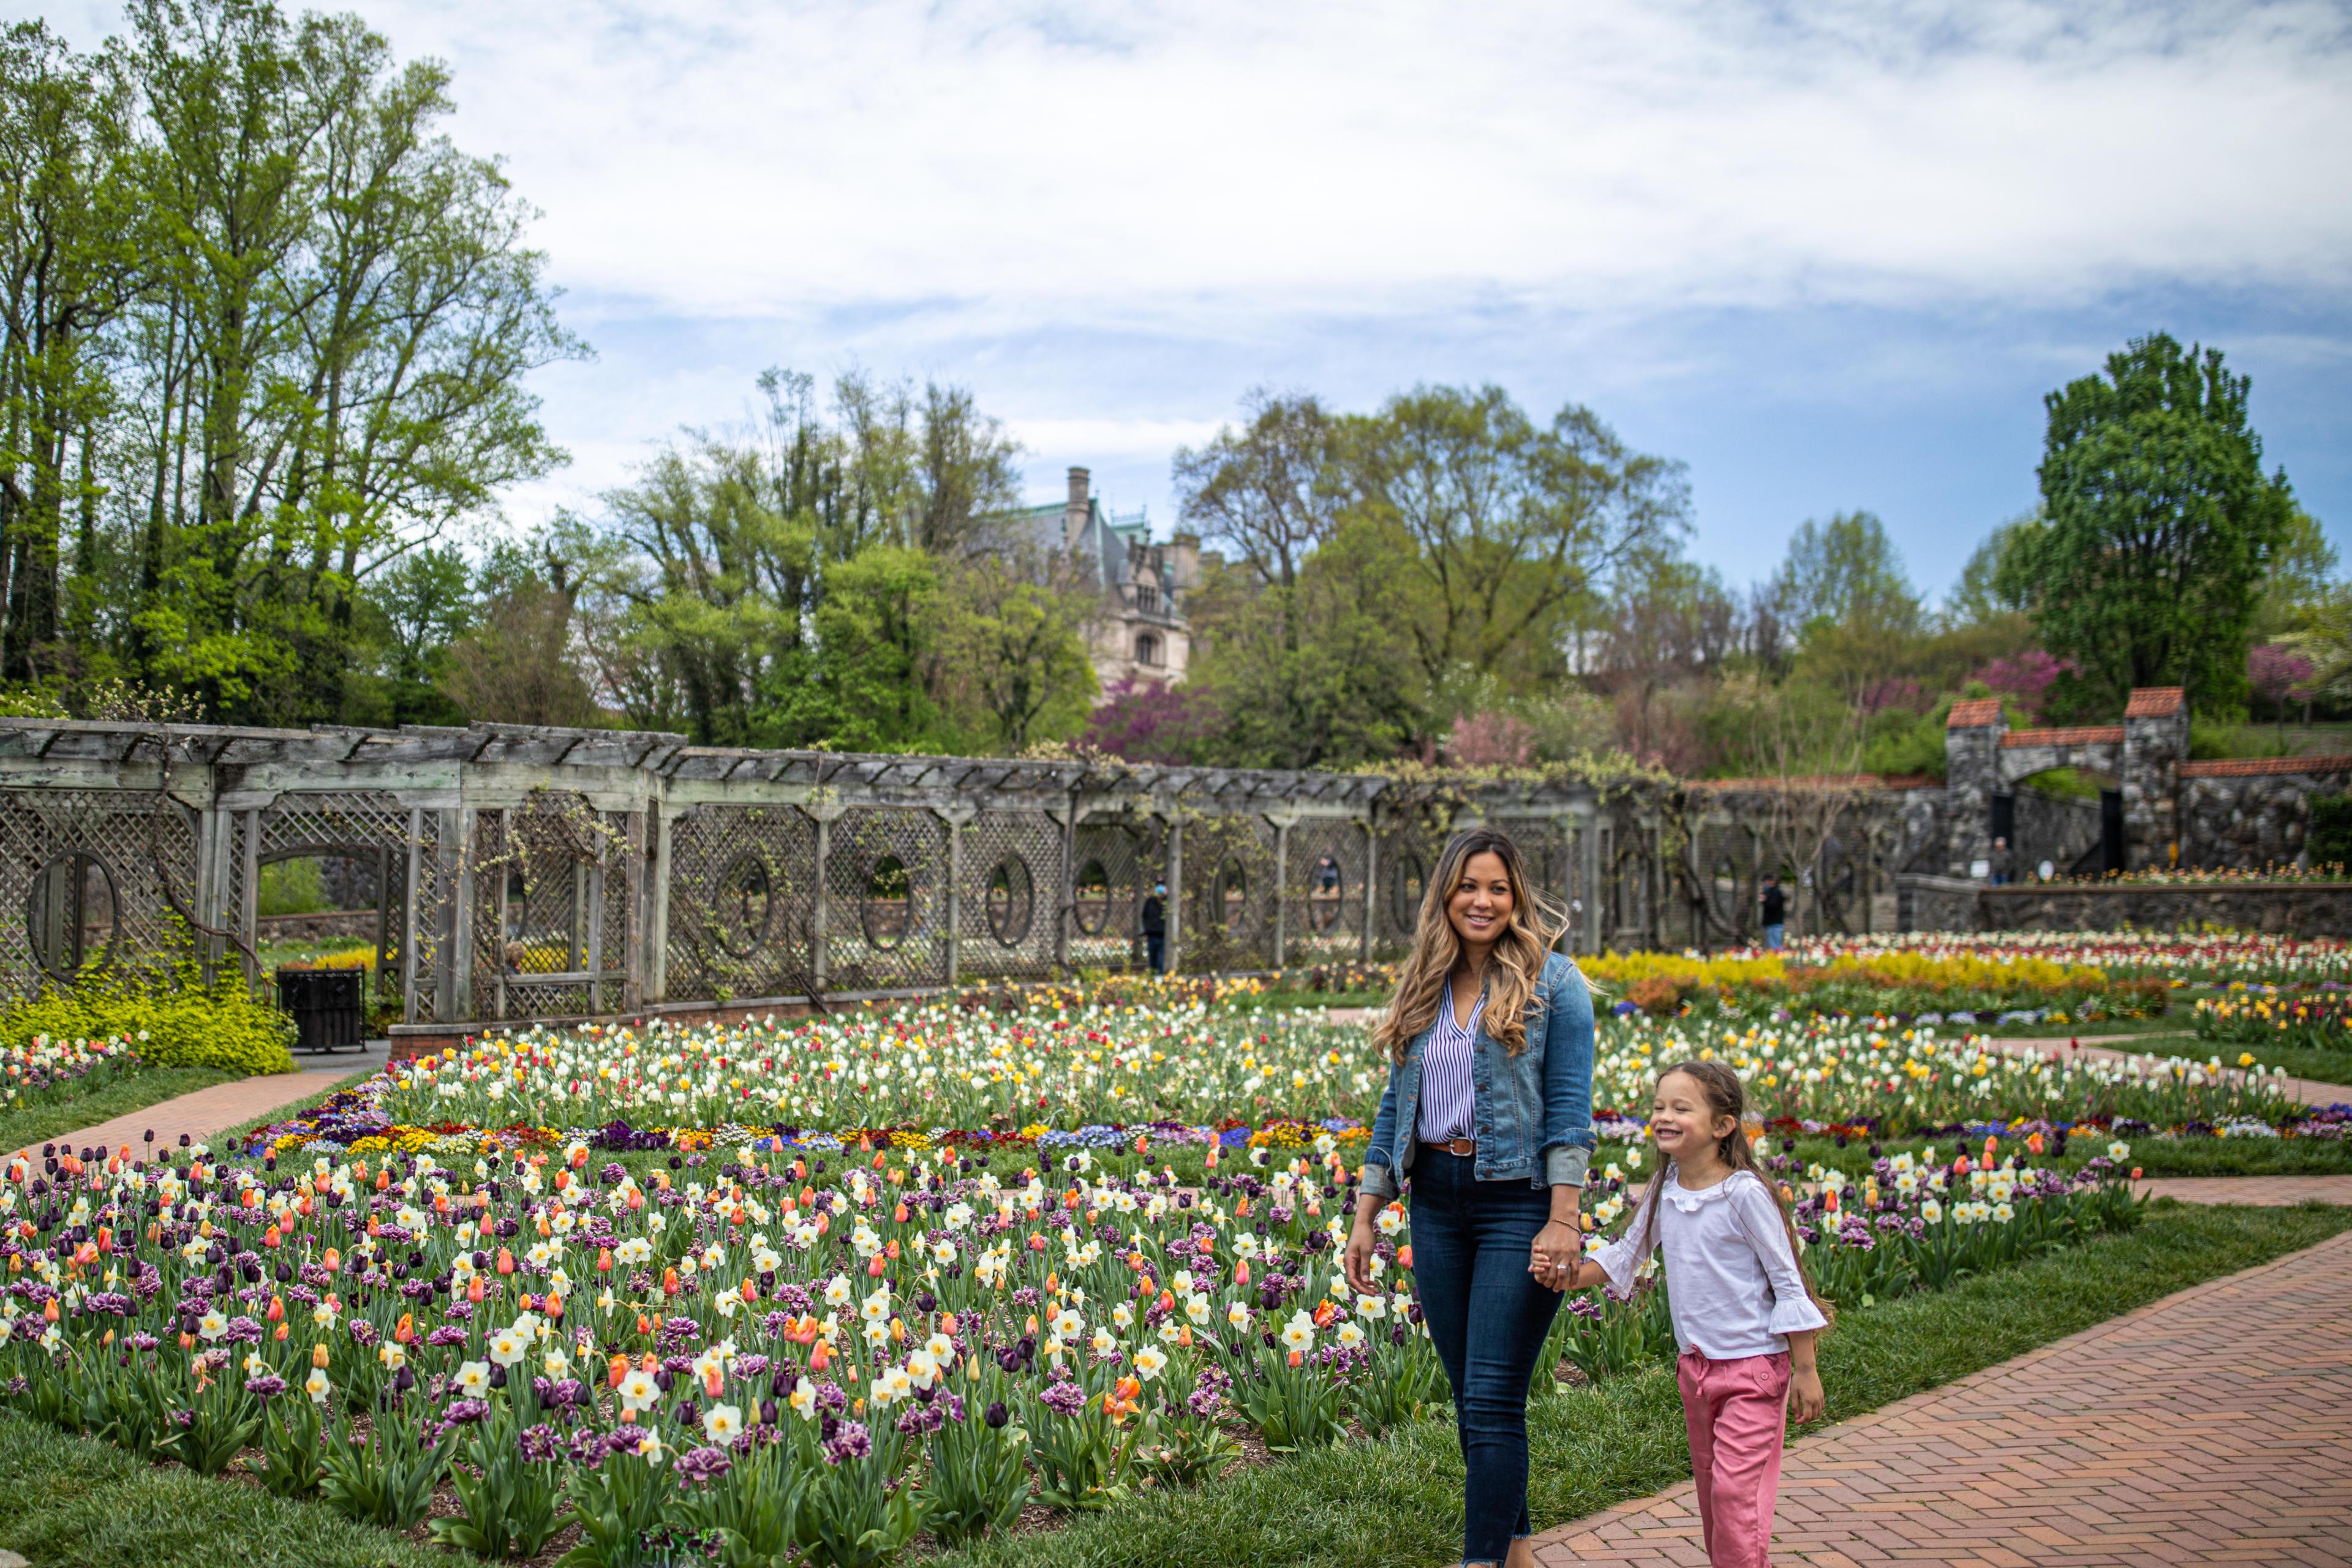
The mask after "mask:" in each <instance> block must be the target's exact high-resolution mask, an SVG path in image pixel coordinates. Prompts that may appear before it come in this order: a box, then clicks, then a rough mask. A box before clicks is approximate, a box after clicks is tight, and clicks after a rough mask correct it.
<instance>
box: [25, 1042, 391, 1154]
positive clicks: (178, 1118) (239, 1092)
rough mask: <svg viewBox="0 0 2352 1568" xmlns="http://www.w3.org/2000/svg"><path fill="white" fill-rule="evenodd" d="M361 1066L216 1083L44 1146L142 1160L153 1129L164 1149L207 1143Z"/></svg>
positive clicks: (348, 1061) (313, 1094) (314, 1094)
mask: <svg viewBox="0 0 2352 1568" xmlns="http://www.w3.org/2000/svg"><path fill="white" fill-rule="evenodd" d="M358 1065H359V1064H358V1063H357V1062H356V1061H354V1060H352V1058H342V1060H341V1064H340V1065H338V1066H336V1067H333V1068H313V1069H311V1070H310V1071H307V1072H295V1073H277V1074H274V1075H272V1076H269V1077H267V1078H242V1079H237V1080H236V1082H235V1083H216V1084H215V1085H213V1086H212V1087H211V1088H210V1089H197V1090H196V1091H195V1092H194V1093H193V1094H184V1095H181V1096H180V1097H179V1098H178V1099H177V1100H164V1101H163V1103H161V1104H159V1105H151V1106H148V1107H146V1108H145V1109H144V1110H134V1111H132V1112H131V1113H130V1114H129V1115H128V1116H118V1117H116V1118H115V1119H114V1120H113V1121H101V1122H100V1123H99V1124H98V1125H97V1126H95V1127H84V1128H80V1129H79V1130H77V1131H72V1132H63V1133H59V1134H58V1136H57V1137H55V1138H44V1139H42V1140H40V1142H44V1143H59V1144H64V1145H67V1146H68V1147H71V1148H75V1149H89V1148H104V1149H108V1150H119V1149H121V1148H122V1147H123V1146H124V1145H126V1144H128V1145H129V1146H130V1149H131V1153H132V1154H133V1155H134V1156H136V1155H140V1154H143V1153H144V1152H146V1148H147V1143H146V1134H147V1131H148V1130H149V1129H150V1128H152V1129H153V1130H154V1132H155V1142H156V1143H157V1144H158V1145H159V1146H161V1147H165V1148H176V1147H178V1146H179V1142H180V1134H181V1133H183V1132H184V1133H186V1134H187V1135H188V1136H189V1137H190V1138H191V1139H192V1140H194V1142H199V1143H201V1142H205V1140H206V1139H208V1138H211V1137H212V1136H214V1135H215V1133H220V1132H226V1131H228V1130H229V1129H230V1128H232V1127H240V1126H243V1125H244V1124H245V1123H246V1122H248V1121H252V1120H253V1119H254V1118H255V1117H257V1116H268V1115H271V1114H273V1113H274V1112H277V1111H279V1110H286V1109H288V1108H289V1107H291V1106H296V1105H299V1104H301V1103H302V1102H304V1101H305V1100H316V1099H317V1098H319V1096H320V1095H322V1094H324V1093H326V1092H327V1090H328V1089H331V1088H333V1087H334V1086H335V1085H336V1084H338V1083H340V1082H341V1081H342V1080H343V1079H345V1078H346V1077H348V1076H350V1074H351V1073H352V1072H353V1071H354V1070H355V1069H356V1068H357V1067H358Z"/></svg>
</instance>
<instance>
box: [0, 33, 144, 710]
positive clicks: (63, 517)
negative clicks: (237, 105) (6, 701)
mask: <svg viewBox="0 0 2352 1568" xmlns="http://www.w3.org/2000/svg"><path fill="white" fill-rule="evenodd" d="M135 161H136V151H135V149H134V147H133V144H132V138H131V109H130V102H129V95H128V93H127V92H126V91H125V90H124V89H123V86H122V83H121V79H120V78H119V76H117V75H116V74H114V73H111V72H109V71H107V70H105V69H103V68H101V67H100V65H99V63H98V62H94V61H91V60H88V59H84V58H78V57H76V56H75V55H73V54H72V53H71V52H70V51H69V50H68V49H67V47H65V45H64V44H63V43H62V42H61V41H59V40H58V38H56V37H53V36H52V35H51V34H50V33H49V32H48V31H47V27H46V26H44V25H43V24H41V23H39V22H25V23H19V24H17V25H16V26H12V27H10V28H9V29H8V30H7V31H6V33H5V35H0V550H5V554H0V570H5V594H0V602H5V619H0V679H5V680H9V681H16V682H34V681H38V680H41V679H45V678H48V677H52V676H55V675H57V674H58V673H60V672H61V671H62V668H63V664H62V656H63V652H64V650H63V649H62V648H60V647H59V646H58V637H59V634H60V632H61V630H74V631H79V632H81V633H82V634H83V635H87V632H88V627H89V622H90V617H89V616H88V615H86V614H85V615H77V616H72V617H71V618H72V620H73V623H74V624H73V625H72V626H67V627H61V626H60V625H59V612H60V605H61V604H62V602H63V599H64V595H63V593H62V591H61V586H60V574H59V564H60V539H61V536H62V535H63V533H64V531H65V529H66V526H67V521H68V515H69V514H70V515H72V516H74V517H75V518H76V519H77V520H78V521H79V529H78V534H79V537H78V538H77V540H76V544H75V552H74V557H73V558H74V559H75V561H76V562H77V563H80V564H82V565H83V566H84V567H85V569H86V568H87V567H88V565H89V563H94V562H95V560H96V558H97V542H96V531H97V503H98V498H99V495H100V488H99V486H98V483H97V467H98V454H99V450H100V447H101V445H102V444H103V442H104V440H105V433H104V428H103V427H104V424H105V421H106V418H107V416H108V414H109V412H110V405H111V403H112V389H111V387H110V384H109V382H108V379H107V374H106V363H105V359H106V334H107V333H108V332H109V331H110V330H111V329H112V328H113V327H114V326H115V324H116V322H117V321H119V320H120V318H121V315H122V313H123V312H124V311H125V310H128V309H129V308H130V306H131V303H132V301H133V300H134V299H135V298H136V297H137V294H138V292H139V290H140V289H142V287H143V286H144V283H145V280H146V277H147V273H148V264H147V261H146V254H147V250H148V247H150V246H151V245H152V243H153V241H154V238H155V235H154V234H153V232H152V227H151V226H150V225H149V223H148V221H147V215H146V211H145V206H144V204H143V203H142V201H141V200H140V199H139V195H138V191H137V179H136V171H135V167H134V164H135ZM77 455H78V459H79V460H78V462H77V461H76V458H77ZM84 608H85V609H87V608H88V606H87V605H84Z"/></svg>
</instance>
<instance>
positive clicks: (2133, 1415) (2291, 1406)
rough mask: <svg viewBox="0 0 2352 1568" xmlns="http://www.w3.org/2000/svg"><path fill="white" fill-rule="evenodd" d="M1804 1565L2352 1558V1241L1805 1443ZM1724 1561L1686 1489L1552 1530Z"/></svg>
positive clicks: (1791, 1552)
mask: <svg viewBox="0 0 2352 1568" xmlns="http://www.w3.org/2000/svg"><path fill="white" fill-rule="evenodd" d="M1772 1545H1773V1561H1774V1562H1775V1563H1780V1564H1782V1565H1783V1568H1790V1565H1792V1564H1798V1563H1804V1564H1811V1565H1816V1568H1869V1565H1872V1564H1881V1563H1949V1564H1955V1565H1958V1568H2142V1565H2145V1564H2151V1563H2163V1564H2176V1563H2231V1564H2255V1563H2260V1564H2273V1563H2277V1564H2314V1565H2315V1564H2343V1563H2352V1235H2346V1236H2339V1237H2336V1238H2335V1239H2334V1240H2332V1241H2328V1242H2326V1243H2323V1244H2322V1245H2320V1246H2318V1247H2312V1248H2311V1249H2309V1250H2308V1251H2305V1252H2300V1253H2296V1254H2294V1256H2292V1257H2289V1258H2281V1259H2279V1260H2278V1261H2277V1262H2274V1263H2270V1264H2265V1265H2263V1267H2261V1268H2252V1269H2248V1270H2247V1271H2246V1272H2244V1273H2242V1274H2236V1275H2232V1276H2231V1277H2230V1278H2229V1279H2218V1280H2215V1281H2213V1282H2212V1283H2210V1284H2208V1285H2200V1286H2198V1287H2196V1288H2195V1289H2189V1290H2184V1291H2182V1292H2180V1293H2179V1295H2177V1296H2169V1297H2167V1298H2166V1299H2165V1300H2161V1301H2158V1302H2154V1303H2152V1304H2151V1305H2149V1306H2147V1307H2143V1308H2141V1309H2140V1310H2137V1311H2135V1312H2130V1313H2126V1315H2125V1316H2123V1317H2120V1318H2116V1319H2115V1320H2113V1321H2109V1322H2105V1323H2102V1324H2100V1325H2099V1326H2098V1327H2096V1328H2094V1329H2088V1330H2085V1331H2084V1332H2082V1333H2079V1334H2076V1335H2074V1336H2073V1337H2072V1338H2070V1339H2064V1340H2060V1341H2058V1342H2056V1343H2054V1344H2050V1345H2045V1346H2043V1347H2042V1349H2040V1350H2038V1351H2033V1352H2030V1353H2028V1354H2025V1355H2022V1356H2020V1357H2018V1358H2017V1359H2016V1360H2014V1361H2010V1362H2004V1363H2001V1364H2000V1365H1999V1366H1995V1367H1988V1368H1986V1369H1985V1370H1984V1371H1982V1372H1979V1373H1974V1374H1973V1375H1971V1376H1969V1377H1965V1378H1962V1379H1961V1380H1960V1381H1958V1383H1954V1384H1948V1385H1946V1386H1945V1387H1942V1388H1937V1389H1933V1390H1930V1391H1929V1392H1927V1393H1926V1394H1917V1395H1915V1396H1913V1397H1912V1398H1909V1399H1906V1400H1903V1401H1902V1402H1900V1403H1899V1404H1895V1405H1888V1406H1886V1407H1885V1409H1883V1410H1878V1411H1874V1412H1873V1413H1872V1414H1870V1415H1864V1416H1862V1417H1860V1418H1859V1419H1856V1420H1853V1421H1849V1422H1844V1423H1841V1424H1840V1425H1838V1426H1833V1427H1832V1428H1830V1429H1829V1430H1828V1431H1825V1432H1822V1433H1821V1434H1819V1435H1818V1436H1811V1437H1808V1438H1805V1439H1804V1440H1803V1441H1801V1442H1799V1443H1797V1444H1795V1445H1793V1446H1792V1447H1790V1450H1789V1455H1788V1461H1787V1466H1786V1468H1785V1469H1784V1471H1783V1473H1782V1476H1781V1482H1780V1514H1779V1519H1778V1521H1777V1527H1776V1528H1775V1530H1774V1531H1773V1535H1772ZM1536 1548H1537V1550H1536V1561H1537V1562H1538V1563H1543V1564H1546V1565H1547V1568H1571V1565H1574V1568H1591V1565H1593V1564H1609V1565H1615V1568H1633V1564H1637V1563H1638V1564H1643V1565H1645V1568H1649V1565H1666V1564H1677V1565H1688V1568H1705V1564H1706V1552H1705V1551H1704V1550H1703V1549H1702V1548H1701V1546H1700V1543H1699V1527H1698V1518H1697V1515H1696V1513H1695V1512H1693V1511H1692V1504H1691V1489H1690V1487H1689V1485H1688V1484H1687V1483H1685V1484H1684V1485H1682V1486H1680V1487H1676V1488H1675V1489H1673V1490H1671V1491H1667V1492H1664V1493H1661V1494H1660V1495H1658V1496H1656V1497H1653V1498H1644V1499H1642V1500H1638V1501H1635V1502H1630V1503H1625V1504H1622V1505H1620V1506H1619V1507H1616V1508H1613V1509H1611V1510H1608V1511H1606V1512H1604V1513H1599V1514H1595V1515H1593V1516H1592V1517H1591V1518H1589V1519H1584V1520H1580V1521H1577V1522H1575V1523H1573V1524H1569V1525H1564V1526H1562V1527H1561V1528H1559V1529H1558V1530H1553V1531H1547V1532H1545V1533H1544V1534H1542V1535H1540V1536H1538V1537H1537V1540H1536Z"/></svg>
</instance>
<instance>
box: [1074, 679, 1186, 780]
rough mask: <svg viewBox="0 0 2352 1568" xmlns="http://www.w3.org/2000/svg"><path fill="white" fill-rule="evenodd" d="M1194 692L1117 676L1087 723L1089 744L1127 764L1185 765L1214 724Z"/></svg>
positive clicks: (1179, 687) (1154, 682) (1155, 682)
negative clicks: (1127, 762) (1122, 678)
mask: <svg viewBox="0 0 2352 1568" xmlns="http://www.w3.org/2000/svg"><path fill="white" fill-rule="evenodd" d="M1213 724H1214V716H1213V714H1212V713H1211V712H1210V711H1209V709H1208V705H1207V703H1206V702H1204V701H1203V700H1202V699H1201V697H1200V695H1199V694H1198V693H1197V692H1192V691H1189V690H1187V689H1185V688H1183V687H1181V686H1165V685H1161V684H1160V683H1159V682H1157V681H1150V680H1132V679H1125V680H1117V681H1114V682H1112V683H1111V685H1110V687H1109V688H1108V689H1107V690H1106V691H1105V693H1104V700H1103V704H1102V706H1101V707H1099V708H1097V709H1096V710H1094V713H1093V714H1092V716H1090V717H1089V718H1088V719H1087V733H1086V741H1087V744H1089V745H1091V746H1094V747H1096V748H1097V749H1098V750H1101V751H1105V752H1109V753H1110V754H1111V755H1112V756H1115V757H1123V758H1125V759H1126V760H1127V761H1129V762H1130V763H1187V762H1191V761H1192V748H1193V746H1194V744H1195V743H1196V742H1198V741H1199V740H1200V738H1201V737H1202V735H1203V734H1205V733H1207V732H1208V731H1209V730H1210V729H1211V728H1213Z"/></svg>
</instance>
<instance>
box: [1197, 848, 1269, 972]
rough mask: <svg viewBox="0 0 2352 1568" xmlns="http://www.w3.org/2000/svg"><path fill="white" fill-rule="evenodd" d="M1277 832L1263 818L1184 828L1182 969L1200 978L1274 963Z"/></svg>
mask: <svg viewBox="0 0 2352 1568" xmlns="http://www.w3.org/2000/svg"><path fill="white" fill-rule="evenodd" d="M1275 896H1276V889H1275V885H1274V828H1273V826H1272V825H1271V824H1269V823H1268V822H1267V821H1266V820H1265V818H1264V817H1262V816H1242V815H1239V814H1236V815H1234V816H1195V817H1187V818H1186V819H1185V823H1184V929H1183V947H1182V951H1181V963H1182V965H1183V967H1184V968H1185V969H1186V970H1188V971H1191V972H1192V973H1202V972H1203V971H1213V970H1220V969H1262V968H1265V967H1266V966H1268V965H1270V964H1271V963H1273V962H1274V908H1275Z"/></svg>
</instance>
